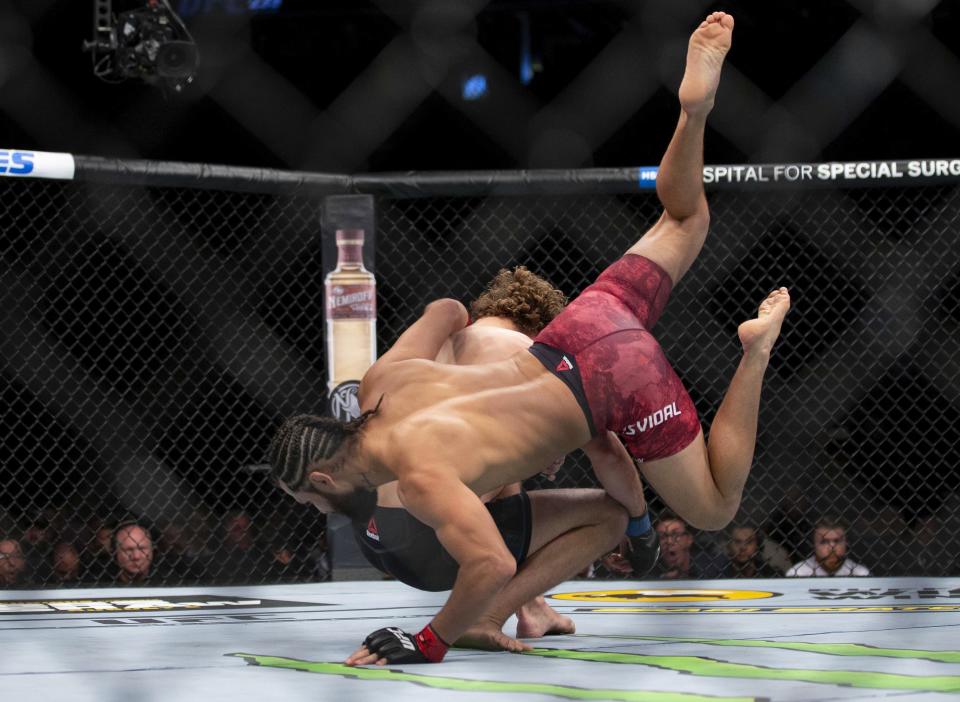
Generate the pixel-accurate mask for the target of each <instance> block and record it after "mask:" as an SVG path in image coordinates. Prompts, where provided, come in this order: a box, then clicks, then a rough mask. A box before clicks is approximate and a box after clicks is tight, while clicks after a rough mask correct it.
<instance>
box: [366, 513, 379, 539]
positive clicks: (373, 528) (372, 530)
mask: <svg viewBox="0 0 960 702" xmlns="http://www.w3.org/2000/svg"><path fill="white" fill-rule="evenodd" d="M367 537H368V538H370V539H373V540H374V541H379V540H380V532H379V531H378V530H377V523H376V522H375V521H373V517H370V521H369V522H367Z"/></svg>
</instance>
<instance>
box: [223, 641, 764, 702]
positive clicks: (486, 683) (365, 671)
mask: <svg viewBox="0 0 960 702" xmlns="http://www.w3.org/2000/svg"><path fill="white" fill-rule="evenodd" d="M227 655H230V656H237V657H239V658H243V659H244V660H246V661H247V663H250V664H251V665H260V666H265V667H269V668H287V669H288V670H300V671H305V672H308V673H320V674H321V675H338V676H341V677H344V678H356V679H357V680H387V681H396V682H409V683H416V684H417V685H422V686H424V687H431V688H434V689H438V690H452V691H454V692H500V693H508V692H509V693H514V694H524V693H526V694H530V695H551V696H553V697H562V698H564V699H568V700H617V701H620V700H622V701H623V702H756V698H755V697H717V696H714V695H697V694H691V693H683V692H642V691H635V690H593V689H589V688H583V687H572V686H568V685H551V684H549V683H522V682H502V681H496V680H469V679H466V678H448V677H444V676H442V675H421V674H418V673H406V672H403V671H399V670H390V669H389V668H383V667H379V666H378V667H370V668H354V667H351V666H348V665H344V664H343V663H322V662H315V661H301V660H297V659H295V658H280V657H279V656H258V655H256V654H253V653H230V654H227Z"/></svg>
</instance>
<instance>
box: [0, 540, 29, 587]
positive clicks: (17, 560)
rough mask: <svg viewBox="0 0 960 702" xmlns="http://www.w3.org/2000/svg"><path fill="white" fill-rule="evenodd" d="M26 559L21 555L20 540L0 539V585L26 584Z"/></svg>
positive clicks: (16, 585)
mask: <svg viewBox="0 0 960 702" xmlns="http://www.w3.org/2000/svg"><path fill="white" fill-rule="evenodd" d="M26 571H27V559H26V558H24V556H23V549H21V548H20V542H19V541H17V540H15V539H4V540H3V541H0V587H3V588H12V587H23V586H24V585H27V572H26Z"/></svg>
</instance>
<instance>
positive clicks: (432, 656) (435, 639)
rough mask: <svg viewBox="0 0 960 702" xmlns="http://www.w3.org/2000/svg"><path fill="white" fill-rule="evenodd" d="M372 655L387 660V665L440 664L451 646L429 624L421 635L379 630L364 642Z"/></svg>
mask: <svg viewBox="0 0 960 702" xmlns="http://www.w3.org/2000/svg"><path fill="white" fill-rule="evenodd" d="M363 645H364V646H366V647H367V650H368V651H370V653H376V654H377V655H378V656H380V657H381V658H386V659H387V663H439V662H440V661H442V660H443V657H444V656H445V655H446V653H447V649H448V648H450V646H449V645H448V644H447V642H446V641H444V640H443V639H441V638H440V637H439V636H437V633H436V632H435V631H434V630H433V628H432V627H431V626H430V625H429V624H427V625H426V626H425V627H423V629H421V630H420V633H419V634H408V633H407V632H405V631H401V630H400V629H397V628H395V627H392V626H391V627H387V628H386V629H377V630H376V631H375V632H373V633H372V634H370V636H368V637H367V638H365V639H364V640H363Z"/></svg>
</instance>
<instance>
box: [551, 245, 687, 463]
mask: <svg viewBox="0 0 960 702" xmlns="http://www.w3.org/2000/svg"><path fill="white" fill-rule="evenodd" d="M671 287H672V282H671V280H670V276H669V275H667V273H666V271H664V270H663V269H662V268H660V266H658V265H657V264H656V263H654V262H653V261H651V260H650V259H648V258H646V257H644V256H636V255H633V254H627V255H626V256H624V257H623V258H621V259H620V260H619V261H617V262H616V263H614V264H613V265H612V266H610V267H609V268H607V270H605V271H604V272H603V273H602V274H601V275H600V277H599V278H597V281H596V282H595V283H594V284H593V285H591V286H590V287H588V288H587V289H586V290H584V291H583V292H582V293H580V295H579V296H578V297H577V299H575V300H574V301H573V302H571V303H570V304H569V305H568V306H567V308H566V309H565V310H564V311H563V312H561V313H560V314H559V315H558V316H557V317H556V318H555V319H554V320H553V321H552V322H551V323H550V324H549V325H547V327H546V328H545V329H544V330H543V331H542V332H540V334H539V335H538V336H537V338H536V340H535V341H536V343H535V346H534V351H533V352H534V355H535V356H537V357H538V358H541V356H542V355H543V354H542V353H538V352H537V351H536V346H537V345H546V346H548V347H553V349H556V350H557V351H559V352H561V355H562V356H564V357H566V358H567V360H568V362H567V363H559V364H556V365H553V364H551V365H547V364H546V362H544V365H545V366H546V367H547V368H548V370H550V372H552V373H553V374H554V375H556V376H557V377H560V378H561V379H563V374H565V373H569V372H570V371H574V372H575V371H579V376H580V379H581V381H582V387H583V394H584V398H578V400H581V399H583V400H585V404H586V405H587V407H588V408H589V415H588V417H587V420H588V422H591V424H592V428H594V429H595V430H603V429H608V430H610V431H613V432H614V433H616V434H617V435H618V436H619V437H620V438H621V440H622V441H623V443H624V445H625V446H626V447H627V450H629V451H630V454H631V455H632V456H633V457H634V458H637V459H640V460H644V461H652V460H655V459H658V458H666V457H667V456H672V455H674V454H676V453H678V452H680V451H681V450H683V449H684V448H686V447H687V446H688V445H689V444H690V442H691V441H693V440H694V438H696V436H697V433H698V432H699V431H700V420H699V418H698V417H697V410H696V408H695V407H694V405H693V401H692V400H691V399H690V395H689V394H688V393H687V391H686V388H684V387H683V383H682V382H680V378H678V377H677V374H676V372H675V371H674V370H673V368H672V367H671V366H670V363H669V361H667V357H666V356H665V355H664V353H663V350H662V349H661V348H660V344H658V343H657V340H656V339H654V338H653V335H652V334H650V332H649V331H648V329H649V328H650V327H652V326H653V325H654V324H655V323H656V321H657V319H658V318H659V317H660V313H661V312H663V308H664V307H665V306H666V304H667V299H668V298H669V297H670V289H671ZM541 362H543V358H541ZM568 366H570V367H569V368H568ZM565 382H566V381H565ZM568 385H570V383H568ZM571 387H572V386H571ZM574 394H576V392H575V393H574ZM582 404H583V403H582Z"/></svg>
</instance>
